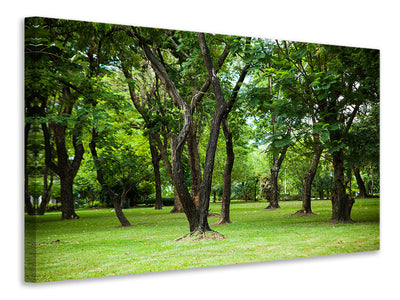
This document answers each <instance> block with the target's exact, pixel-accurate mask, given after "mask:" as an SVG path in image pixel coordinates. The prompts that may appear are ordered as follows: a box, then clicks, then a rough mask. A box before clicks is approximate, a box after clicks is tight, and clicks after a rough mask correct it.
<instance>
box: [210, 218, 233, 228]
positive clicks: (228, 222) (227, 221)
mask: <svg viewBox="0 0 400 300" xmlns="http://www.w3.org/2000/svg"><path fill="white" fill-rule="evenodd" d="M232 223H233V222H232V221H231V220H226V219H219V220H218V221H217V223H215V224H213V225H214V226H215V225H225V224H232Z"/></svg>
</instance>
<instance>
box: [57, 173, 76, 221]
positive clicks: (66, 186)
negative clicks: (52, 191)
mask: <svg viewBox="0 0 400 300" xmlns="http://www.w3.org/2000/svg"><path fill="white" fill-rule="evenodd" d="M65 173H66V172H64V173H61V174H59V176H60V187H61V189H60V199H61V219H62V220H70V219H79V217H78V215H77V214H76V213H75V208H74V196H73V184H74V178H73V177H72V176H71V175H69V174H65Z"/></svg>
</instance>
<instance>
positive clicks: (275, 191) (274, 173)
mask: <svg viewBox="0 0 400 300" xmlns="http://www.w3.org/2000/svg"><path fill="white" fill-rule="evenodd" d="M288 148H289V145H287V146H285V147H284V148H283V149H282V150H281V153H280V155H279V158H278V157H276V156H275V155H274V157H273V160H274V165H273V167H272V168H271V200H270V202H269V205H268V206H267V207H266V208H265V209H276V208H281V207H280V206H279V186H278V174H279V170H280V168H281V165H282V162H283V160H284V159H285V155H286V151H287V149H288Z"/></svg>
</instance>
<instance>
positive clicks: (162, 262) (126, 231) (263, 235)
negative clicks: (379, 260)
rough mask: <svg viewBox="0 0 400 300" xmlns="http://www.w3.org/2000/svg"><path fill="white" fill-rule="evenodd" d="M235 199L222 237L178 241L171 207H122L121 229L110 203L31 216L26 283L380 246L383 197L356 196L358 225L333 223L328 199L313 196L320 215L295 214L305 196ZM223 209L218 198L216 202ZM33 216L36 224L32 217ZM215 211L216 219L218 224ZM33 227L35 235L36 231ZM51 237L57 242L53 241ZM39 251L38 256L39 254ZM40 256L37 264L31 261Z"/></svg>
mask: <svg viewBox="0 0 400 300" xmlns="http://www.w3.org/2000/svg"><path fill="white" fill-rule="evenodd" d="M280 205H281V207H282V209H278V210H273V211H266V210H263V208H264V207H266V206H267V203H266V202H256V203H254V202H249V203H244V202H234V203H233V204H232V205H231V219H232V221H233V222H234V223H232V224H229V225H220V226H211V227H212V229H214V230H216V231H218V232H220V233H222V234H223V235H224V236H226V239H225V240H216V241H213V240H209V241H201V242H198V241H197V242H195V241H181V242H175V241H174V240H175V239H176V238H178V237H181V236H183V235H184V234H186V233H188V230H189V226H188V222H187V221H186V218H185V215H184V214H170V213H169V211H170V208H169V207H166V208H164V209H163V210H161V211H156V210H154V209H153V208H135V209H127V210H125V214H126V216H127V217H128V219H129V220H130V222H131V224H132V225H133V226H132V227H128V228H121V227H118V226H119V223H118V220H117V218H116V216H115V213H114V212H113V211H112V210H111V209H102V210H82V211H79V212H78V214H79V216H80V217H81V219H79V220H71V221H61V220H60V219H61V216H60V213H48V214H46V215H45V216H37V217H31V216H26V225H25V231H26V239H25V251H26V254H25V259H26V265H27V268H26V274H25V280H26V281H34V282H46V281H54V280H67V279H81V278H89V277H101V276H111V275H123V274H133V273H144V272H155V271H165V270H176V269H184V268H194V267H206V266H215V265H226V264H238V263H248V262H259V261H270V260H280V259H288V258H298V257H309V256H321V255H332V254H340V253H350V252H361V251H371V250H378V249H379V199H361V200H356V203H355V205H354V207H353V211H352V218H353V219H354V220H355V221H356V223H354V224H330V223H328V221H329V219H330V217H331V204H330V201H313V203H312V206H313V212H314V213H316V214H317V215H316V216H292V214H293V213H295V212H296V210H298V209H299V208H300V205H301V203H300V202H297V201H296V202H281V203H280ZM210 208H211V211H212V212H217V213H218V212H219V210H220V203H217V204H213V203H211V206H210ZM35 220H36V224H35V222H34V221H35ZM217 220H218V217H211V218H210V219H209V223H210V224H213V223H215V222H216V221H217ZM35 227H36V235H35V234H33V231H34V228H35ZM52 241H59V242H53V243H51V242H52ZM35 253H36V257H35ZM35 262H36V269H35V268H33V267H32V266H29V265H31V264H34V263H35Z"/></svg>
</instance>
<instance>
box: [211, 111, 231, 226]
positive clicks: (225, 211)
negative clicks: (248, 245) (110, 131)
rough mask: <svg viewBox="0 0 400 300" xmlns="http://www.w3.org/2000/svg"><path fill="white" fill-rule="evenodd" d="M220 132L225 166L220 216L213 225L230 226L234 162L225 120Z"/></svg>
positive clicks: (229, 134)
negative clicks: (223, 139)
mask: <svg viewBox="0 0 400 300" xmlns="http://www.w3.org/2000/svg"><path fill="white" fill-rule="evenodd" d="M222 130H223V132H224V136H225V145H226V164H225V170H224V187H223V191H222V206H221V215H220V218H219V220H218V222H217V223H216V224H215V225H221V224H230V223H232V221H231V219H230V204H231V186H232V169H233V163H234V161H235V153H234V152H233V143H232V132H231V131H230V129H229V126H228V121H227V119H226V118H224V119H223V120H222Z"/></svg>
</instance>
